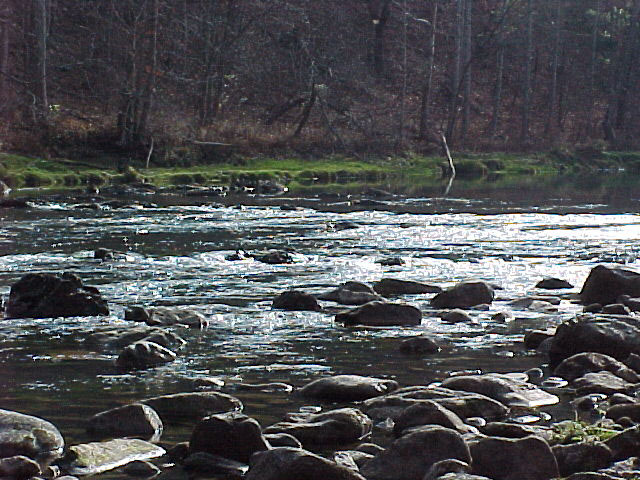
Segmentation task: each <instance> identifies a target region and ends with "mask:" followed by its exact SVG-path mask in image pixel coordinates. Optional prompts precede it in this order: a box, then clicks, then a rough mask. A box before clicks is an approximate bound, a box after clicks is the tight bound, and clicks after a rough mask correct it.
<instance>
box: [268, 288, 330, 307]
mask: <svg viewBox="0 0 640 480" xmlns="http://www.w3.org/2000/svg"><path fill="white" fill-rule="evenodd" d="M273 308H278V309H280V310H290V311H305V310H308V311H314V312H315V311H318V310H321V307H320V305H319V304H318V301H317V300H316V297H314V296H313V295H311V294H309V293H305V292H301V291H299V290H287V291H286V292H283V293H281V294H280V295H278V296H277V297H276V298H274V299H273Z"/></svg>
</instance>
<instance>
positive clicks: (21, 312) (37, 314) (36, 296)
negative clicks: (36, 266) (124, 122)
mask: <svg viewBox="0 0 640 480" xmlns="http://www.w3.org/2000/svg"><path fill="white" fill-rule="evenodd" d="M97 315H109V308H108V307H107V302H106V301H105V300H104V299H103V298H102V297H101V295H100V292H99V291H98V289H96V288H94V287H88V286H85V285H83V284H82V280H80V278H79V277H78V276H76V275H74V274H72V273H68V272H65V273H63V274H62V275H55V274H51V273H28V274H27V275H24V276H23V277H22V278H20V280H18V281H17V282H16V283H14V284H13V285H12V286H11V292H10V293H9V299H8V300H7V305H6V309H5V316H6V318H55V317H88V316H97Z"/></svg>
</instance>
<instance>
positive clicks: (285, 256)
mask: <svg viewBox="0 0 640 480" xmlns="http://www.w3.org/2000/svg"><path fill="white" fill-rule="evenodd" d="M251 256H252V257H253V258H254V260H257V261H258V262H261V263H266V264H269V265H281V264H286V263H293V257H292V256H291V255H290V254H289V253H288V252H284V251H279V250H272V251H270V252H266V253H256V254H253V255H251Z"/></svg>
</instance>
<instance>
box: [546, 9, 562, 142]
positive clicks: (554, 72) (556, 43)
mask: <svg viewBox="0 0 640 480" xmlns="http://www.w3.org/2000/svg"><path fill="white" fill-rule="evenodd" d="M562 22H563V15H562V1H561V0H556V16H555V25H554V29H553V61H552V65H551V88H550V91H549V105H548V109H547V120H546V123H545V127H544V133H545V134H546V135H549V134H551V133H553V130H554V129H553V125H552V124H553V122H554V120H555V119H556V118H557V115H554V114H555V113H556V112H557V111H558V65H559V63H560V37H561V34H562V31H561V30H562Z"/></svg>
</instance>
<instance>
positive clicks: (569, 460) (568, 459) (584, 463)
mask: <svg viewBox="0 0 640 480" xmlns="http://www.w3.org/2000/svg"><path fill="white" fill-rule="evenodd" d="M551 450H552V451H553V454H554V455H555V457H556V461H557V462H558V470H559V471H560V475H561V476H563V477H566V476H568V475H571V474H572V473H577V472H591V471H595V470H600V469H601V468H605V467H607V466H608V465H609V464H611V462H613V455H612V453H611V450H610V449H609V447H607V446H606V445H605V444H604V443H602V442H594V443H591V442H579V443H572V444H570V445H556V446H554V447H553V448H552V449H551Z"/></svg>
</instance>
